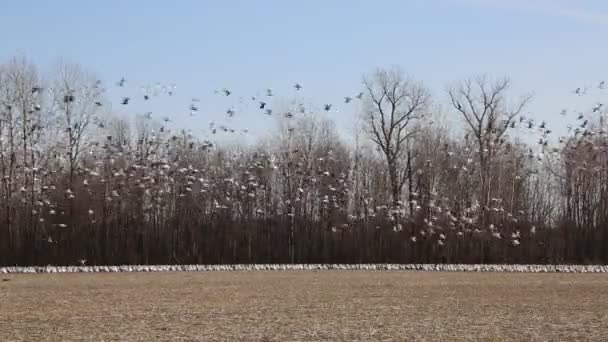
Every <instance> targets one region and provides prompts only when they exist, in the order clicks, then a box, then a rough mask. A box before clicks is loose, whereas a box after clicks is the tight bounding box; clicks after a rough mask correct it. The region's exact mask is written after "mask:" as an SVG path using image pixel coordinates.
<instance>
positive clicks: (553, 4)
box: [456, 0, 608, 25]
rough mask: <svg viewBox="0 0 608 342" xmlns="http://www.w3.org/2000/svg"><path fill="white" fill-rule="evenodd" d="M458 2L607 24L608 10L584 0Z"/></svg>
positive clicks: (474, 0)
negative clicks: (593, 6) (594, 7)
mask: <svg viewBox="0 0 608 342" xmlns="http://www.w3.org/2000/svg"><path fill="white" fill-rule="evenodd" d="M456 2H458V3H464V4H473V5H482V6H491V7H494V8H498V9H504V10H515V11H525V12H533V13H538V14H544V15H553V16H560V17H565V18H571V19H576V20H579V21H581V22H585V23H592V24H602V25H607V24H608V12H606V11H602V10H599V9H593V8H591V7H592V5H591V4H585V2H584V1H580V0H579V1H564V0H456ZM585 5H586V6H585Z"/></svg>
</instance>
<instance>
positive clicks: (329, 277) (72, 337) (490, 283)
mask: <svg viewBox="0 0 608 342" xmlns="http://www.w3.org/2000/svg"><path fill="white" fill-rule="evenodd" d="M4 278H8V279H10V280H9V281H4V282H1V283H0V340H1V341H168V340H183V341H199V340H200V341H226V340H235V341H256V340H265V341H337V340H345V341H352V340H364V341H384V340H386V341H390V340H424V341H463V340H464V341H466V340H475V341H479V340H483V341H503V340H515V341H522V340H523V341H530V340H532V341H545V340H552V341H553V340H567V341H574V340H577V341H582V340H585V341H593V340H596V341H600V340H602V339H604V338H606V336H608V276H606V275H601V274H506V273H505V274H503V273H422V272H407V273H397V272H395V273H391V272H251V273H247V272H234V273H219V272H217V273H214V272H211V273H121V274H35V275H5V276H4Z"/></svg>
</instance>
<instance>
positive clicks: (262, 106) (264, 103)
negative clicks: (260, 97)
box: [260, 101, 266, 109]
mask: <svg viewBox="0 0 608 342" xmlns="http://www.w3.org/2000/svg"><path fill="white" fill-rule="evenodd" d="M264 107H266V102H264V101H260V109H264Z"/></svg>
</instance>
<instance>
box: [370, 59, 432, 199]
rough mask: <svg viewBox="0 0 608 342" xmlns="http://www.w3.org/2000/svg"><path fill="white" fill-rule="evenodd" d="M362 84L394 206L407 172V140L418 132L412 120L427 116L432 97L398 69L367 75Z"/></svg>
mask: <svg viewBox="0 0 608 342" xmlns="http://www.w3.org/2000/svg"><path fill="white" fill-rule="evenodd" d="M363 84H364V86H365V89H366V92H367V94H366V95H367V96H366V103H365V107H364V108H365V109H364V110H365V119H366V122H367V126H368V129H367V131H368V133H369V135H370V138H371V140H372V141H373V142H374V143H375V144H376V145H377V146H378V147H379V149H380V151H381V152H382V154H383V155H384V157H385V158H386V165H387V169H388V175H389V179H390V184H391V195H392V200H393V205H394V206H397V205H398V204H399V202H400V199H401V192H402V189H403V185H404V184H405V181H406V180H407V175H408V173H407V172H406V171H405V170H404V169H405V168H402V167H401V166H400V164H401V163H402V161H403V160H404V159H405V158H404V156H406V155H407V153H406V152H407V151H406V145H407V142H408V140H409V139H411V138H412V137H413V136H414V135H415V134H416V132H417V131H416V130H415V129H413V125H412V123H413V122H414V121H416V120H419V119H421V118H422V117H423V116H424V114H425V113H426V111H427V110H428V107H429V104H430V101H431V97H430V94H429V91H428V90H427V89H426V88H425V87H424V85H423V84H422V83H420V82H417V81H415V80H414V79H412V78H411V77H409V76H406V75H405V74H404V73H403V71H402V70H401V69H398V68H391V69H378V70H376V71H375V72H374V73H372V74H371V75H368V76H366V77H364V79H363Z"/></svg>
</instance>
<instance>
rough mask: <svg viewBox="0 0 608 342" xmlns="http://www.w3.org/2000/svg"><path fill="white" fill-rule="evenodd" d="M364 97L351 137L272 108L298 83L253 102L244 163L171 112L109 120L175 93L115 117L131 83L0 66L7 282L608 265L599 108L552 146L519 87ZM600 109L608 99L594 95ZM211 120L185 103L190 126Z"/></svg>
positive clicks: (355, 104) (379, 74)
mask: <svg viewBox="0 0 608 342" xmlns="http://www.w3.org/2000/svg"><path fill="white" fill-rule="evenodd" d="M125 77H127V81H128V75H126V76H125ZM362 79H363V82H362V83H361V84H360V85H354V86H359V87H360V88H359V89H360V91H361V93H357V94H354V95H351V96H350V97H346V98H344V99H338V101H336V103H334V104H333V106H334V108H335V107H336V106H337V105H338V104H340V105H342V106H352V107H351V108H352V111H353V112H354V113H355V114H354V115H355V116H356V117H357V118H358V120H357V122H359V125H358V126H359V129H358V130H356V131H355V132H353V137H352V138H349V139H345V138H344V137H343V135H341V134H339V133H338V129H337V128H336V126H337V123H334V122H332V121H331V120H330V119H328V116H327V115H318V114H319V113H321V114H327V113H324V112H328V113H329V112H331V110H332V104H325V105H322V106H321V107H320V108H318V109H314V108H312V107H311V106H310V105H309V104H307V103H299V102H297V101H295V102H292V105H288V106H284V108H280V106H279V107H274V108H272V107H273V106H272V103H271V101H270V95H274V96H275V97H279V96H284V97H285V98H289V96H290V94H295V93H301V92H304V91H306V87H305V86H304V87H303V86H300V85H299V84H297V83H296V84H295V85H294V86H293V87H291V88H290V89H286V90H284V91H283V94H280V92H279V90H276V92H277V94H271V90H268V94H265V96H263V98H261V99H260V98H258V99H255V98H252V99H249V98H248V101H249V100H250V101H252V103H253V106H254V107H255V110H253V111H252V112H251V113H247V114H245V113H239V112H234V111H232V110H230V109H229V110H227V111H226V115H228V116H234V117H238V116H239V115H249V116H255V115H260V116H264V115H272V116H275V117H277V125H276V130H277V133H276V134H274V135H272V137H271V138H265V139H259V142H258V143H256V144H252V145H248V146H245V145H243V144H238V143H228V142H226V141H228V140H227V139H224V140H222V141H224V142H222V141H215V140H213V139H206V138H205V139H204V138H201V137H198V136H197V135H196V134H188V132H187V131H186V130H183V129H182V128H180V127H176V125H171V123H170V122H169V121H170V118H163V113H149V114H140V115H137V116H136V117H135V118H134V119H127V118H121V117H117V116H111V115H109V114H111V113H110V112H111V111H112V109H111V108H112V107H114V108H117V107H120V108H121V109H127V110H128V108H129V107H128V106H129V101H135V100H137V101H154V99H155V98H156V97H158V96H171V92H172V91H173V90H172V89H171V88H170V87H169V88H167V87H163V88H161V90H160V91H159V92H158V93H154V92H151V93H150V94H141V95H137V96H138V98H137V99H135V98H134V96H135V95H133V94H125V96H131V97H133V98H130V97H124V98H119V99H112V98H110V97H109V96H108V95H107V91H106V90H107V89H108V88H110V87H112V88H116V89H118V90H120V88H121V87H122V86H123V85H124V83H125V80H124V79H122V80H120V81H118V82H116V81H108V82H102V81H99V80H98V78H97V76H95V75H94V73H92V72H91V71H88V70H87V69H86V68H84V67H82V66H79V65H75V64H69V63H62V64H61V63H60V64H58V65H57V66H56V68H54V69H53V70H51V71H43V70H41V69H40V68H38V67H37V66H36V65H33V64H32V63H31V62H30V61H28V60H27V59H25V58H21V57H18V58H15V59H12V60H9V61H6V62H5V63H4V64H2V65H0V173H1V175H0V177H1V183H0V205H1V207H0V222H1V223H0V265H46V264H53V265H73V264H78V263H82V264H85V263H86V264H88V265H107V264H176V263H177V264H231V263H383V262H391V263H443V262H447V263H583V264H591V263H598V264H605V263H607V262H608V248H606V246H608V203H607V201H608V154H607V152H608V144H607V142H608V141H607V136H606V132H605V130H604V128H603V124H604V122H603V120H602V115H605V114H606V113H605V111H604V107H603V106H602V105H601V104H596V103H589V108H582V109H581V111H580V112H566V111H564V112H562V113H555V120H554V121H552V122H551V124H553V125H557V124H561V122H563V121H564V120H562V115H563V116H564V117H566V116H567V117H569V118H572V117H573V116H574V118H573V119H575V120H576V124H575V125H573V127H570V128H569V129H568V134H567V135H565V136H558V135H557V134H555V133H553V132H552V131H553V130H554V129H555V127H550V123H545V122H543V121H542V120H538V119H537V118H534V117H529V116H528V115H527V113H526V106H527V105H528V104H529V102H530V101H532V100H533V97H532V96H531V95H526V94H518V93H513V92H512V91H511V90H509V86H510V81H509V79H507V78H494V77H490V76H473V77H472V78H471V79H468V80H463V81H460V82H454V83H452V84H450V85H447V87H446V89H447V91H444V92H440V93H436V94H435V93H433V94H431V92H430V90H429V89H428V88H427V87H426V86H425V85H424V83H423V82H422V81H420V80H416V79H415V78H413V77H411V76H408V75H407V74H406V73H404V72H402V71H400V70H399V69H398V68H385V69H378V70H375V71H371V72H369V73H367V74H365V75H364V76H363V77H362ZM594 82H595V80H594ZM531 90H532V89H531ZM585 91H586V90H584V89H580V88H579V89H573V91H571V93H569V94H564V96H573V97H574V96H585ZM589 91H591V90H589ZM593 91H595V92H602V91H608V90H604V83H603V82H600V80H598V81H597V83H596V84H595V86H594V87H593ZM216 96H218V97H225V98H226V99H231V98H232V97H234V96H236V95H235V94H232V93H231V91H230V90H229V89H223V90H220V91H218V92H217V95H216ZM264 101H268V104H266V103H265V102H264ZM338 102H340V103H338ZM437 103H442V104H444V106H443V107H442V113H443V114H444V115H443V116H442V115H436V114H438V113H435V111H436V110H437V108H438V106H437ZM204 105H205V104H204V103H198V102H197V101H195V99H193V102H192V103H186V104H184V106H185V108H188V106H189V107H190V110H191V111H192V112H193V114H194V113H195V112H197V111H198V110H199V107H203V106H204ZM313 107H314V106H313ZM355 108H356V110H355ZM445 117H450V118H454V119H458V120H459V121H460V122H461V127H458V128H457V127H453V125H450V124H447V121H445ZM206 125H207V121H206V120H204V119H201V126H206ZM209 131H210V136H211V137H215V136H220V135H227V134H234V135H235V137H236V136H238V132H235V130H234V129H233V128H230V127H226V126H212V127H209ZM564 131H565V130H564ZM516 132H527V133H529V135H528V136H530V134H531V135H532V136H533V137H534V138H533V140H532V141H523V139H517V138H516V137H515V133H516Z"/></svg>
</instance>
